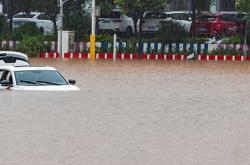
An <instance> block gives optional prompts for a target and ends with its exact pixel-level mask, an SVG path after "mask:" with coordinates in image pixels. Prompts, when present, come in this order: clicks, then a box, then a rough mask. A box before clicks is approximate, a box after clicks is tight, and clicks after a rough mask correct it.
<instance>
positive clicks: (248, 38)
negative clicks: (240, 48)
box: [236, 0, 250, 44]
mask: <svg viewBox="0 0 250 165" xmlns="http://www.w3.org/2000/svg"><path fill="white" fill-rule="evenodd" d="M236 9H237V10H238V11H240V12H246V13H247V15H246V17H245V18H244V20H243V21H245V28H246V30H245V36H244V42H245V44H247V43H248V44H249V43H250V28H249V27H250V0H238V1H237V5H236Z"/></svg>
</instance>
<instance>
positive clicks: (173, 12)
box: [163, 10, 191, 14]
mask: <svg viewBox="0 0 250 165" xmlns="http://www.w3.org/2000/svg"><path fill="white" fill-rule="evenodd" d="M163 13H166V14H176V13H178V14H179V13H184V14H191V12H190V11H185V10H180V11H165V12H163Z"/></svg>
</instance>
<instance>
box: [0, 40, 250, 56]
mask: <svg viewBox="0 0 250 165" xmlns="http://www.w3.org/2000/svg"><path fill="white" fill-rule="evenodd" d="M18 43H19V41H0V49H5V48H15V47H16V45H17V44H18ZM44 44H46V45H49V46H50V51H51V52H58V50H57V42H55V41H45V42H44ZM135 46H136V48H137V50H138V52H139V53H140V54H142V53H151V52H175V53H181V52H183V51H193V52H196V53H198V54H201V53H205V54H206V53H208V52H211V51H212V50H215V49H220V48H222V49H225V51H226V50H237V51H238V50H239V51H243V49H244V45H241V44H207V43H205V44H193V43H167V44H163V43H151V42H148V43H137V44H136V45H135ZM89 47H90V43H89V42H75V44H74V52H88V51H89ZM116 47H117V51H118V52H119V49H120V48H123V49H124V50H126V52H130V50H129V44H128V43H126V42H117V45H116ZM96 48H97V49H102V50H113V44H112V43H109V42H96ZM246 49H247V51H248V52H250V45H248V46H246Z"/></svg>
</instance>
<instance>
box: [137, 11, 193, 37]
mask: <svg viewBox="0 0 250 165" xmlns="http://www.w3.org/2000/svg"><path fill="white" fill-rule="evenodd" d="M188 15H189V13H188V12H187V11H170V12H161V13H158V14H154V13H152V12H145V13H144V14H143V22H142V33H156V32H158V30H159V27H160V24H161V22H164V21H174V22H178V23H179V24H180V25H181V26H183V27H184V28H185V29H186V30H187V31H188V32H190V30H191V25H192V21H190V18H189V16H188ZM140 21H141V20H140V19H139V20H138V21H137V31H138V32H139V25H140Z"/></svg>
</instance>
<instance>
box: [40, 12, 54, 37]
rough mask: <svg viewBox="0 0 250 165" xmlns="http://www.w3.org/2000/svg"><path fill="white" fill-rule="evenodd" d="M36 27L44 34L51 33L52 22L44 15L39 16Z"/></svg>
mask: <svg viewBox="0 0 250 165" xmlns="http://www.w3.org/2000/svg"><path fill="white" fill-rule="evenodd" d="M37 25H38V27H39V30H43V32H44V34H52V33H53V22H52V21H51V20H50V19H49V17H48V16H47V15H46V14H40V15H39V16H38V17H37ZM41 28H42V29H41Z"/></svg>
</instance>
